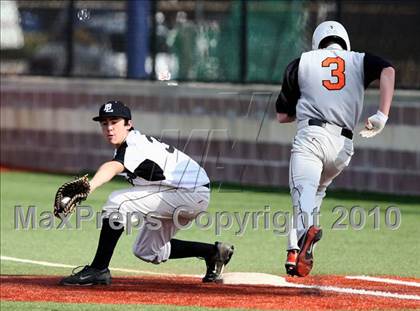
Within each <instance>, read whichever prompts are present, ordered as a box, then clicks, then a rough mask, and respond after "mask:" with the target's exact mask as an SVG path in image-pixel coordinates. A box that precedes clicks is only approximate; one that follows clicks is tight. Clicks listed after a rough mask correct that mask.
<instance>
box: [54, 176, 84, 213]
mask: <svg viewBox="0 0 420 311" xmlns="http://www.w3.org/2000/svg"><path fill="white" fill-rule="evenodd" d="M89 191H90V184H89V179H88V177H87V175H85V176H83V177H79V178H76V179H75V180H72V181H69V182H66V183H65V184H64V185H62V186H61V187H60V188H58V190H57V193H56V194H55V200H54V216H56V217H58V218H60V215H61V214H63V215H64V216H67V215H68V214H70V213H72V212H73V211H74V209H75V207H76V206H77V205H78V204H80V202H82V201H84V200H86V198H87V196H88V195H89Z"/></svg>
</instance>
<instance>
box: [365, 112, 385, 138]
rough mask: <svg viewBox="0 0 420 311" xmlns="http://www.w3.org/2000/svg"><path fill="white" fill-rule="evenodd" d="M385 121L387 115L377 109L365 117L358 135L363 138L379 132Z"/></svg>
mask: <svg viewBox="0 0 420 311" xmlns="http://www.w3.org/2000/svg"><path fill="white" fill-rule="evenodd" d="M386 121H388V116H387V115H385V114H384V113H383V112H381V111H379V110H378V111H377V112H376V113H375V114H374V115H373V116H371V117H369V118H368V119H367V121H366V123H365V128H364V129H363V130H361V131H360V133H359V135H360V136H362V137H364V138H370V137H373V136H375V135H377V134H379V133H380V132H381V131H382V130H383V129H384V127H385V124H386Z"/></svg>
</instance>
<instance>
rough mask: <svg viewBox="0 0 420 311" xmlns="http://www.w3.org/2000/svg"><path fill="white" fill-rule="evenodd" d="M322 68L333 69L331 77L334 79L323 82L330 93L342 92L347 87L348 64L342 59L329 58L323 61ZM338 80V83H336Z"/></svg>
mask: <svg viewBox="0 0 420 311" xmlns="http://www.w3.org/2000/svg"><path fill="white" fill-rule="evenodd" d="M321 64H322V67H331V66H333V68H332V69H331V76H333V77H334V78H336V79H334V82H333V81H332V80H322V85H323V86H324V87H325V88H326V89H327V90H330V91H337V90H341V89H342V88H343V87H344V86H345V85H346V76H345V74H344V71H345V68H346V63H345V61H344V59H342V58H341V57H339V56H337V57H327V58H326V59H324V60H323V61H322V63H321ZM335 80H336V81H335Z"/></svg>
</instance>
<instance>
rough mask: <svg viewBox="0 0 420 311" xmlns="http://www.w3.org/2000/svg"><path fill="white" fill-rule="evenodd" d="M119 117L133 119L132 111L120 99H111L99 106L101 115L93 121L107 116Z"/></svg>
mask: <svg viewBox="0 0 420 311" xmlns="http://www.w3.org/2000/svg"><path fill="white" fill-rule="evenodd" d="M112 117H119V118H123V119H126V120H131V111H130V108H128V107H127V106H126V105H124V104H123V103H122V102H120V101H118V100H111V101H109V102H107V103H106V104H103V105H102V106H101V108H99V115H98V116H97V117H94V118H93V119H92V120H93V121H101V120H103V119H105V118H112Z"/></svg>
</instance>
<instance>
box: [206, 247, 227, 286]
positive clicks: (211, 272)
mask: <svg viewBox="0 0 420 311" xmlns="http://www.w3.org/2000/svg"><path fill="white" fill-rule="evenodd" d="M215 246H216V249H217V250H216V254H215V255H214V256H212V257H210V258H207V259H205V260H206V266H207V271H206V275H205V276H204V277H203V282H204V283H209V282H215V283H218V282H221V281H222V273H223V268H224V267H225V266H226V265H227V264H228V262H229V261H230V259H231V258H232V255H233V250H234V247H233V245H229V244H226V243H222V242H216V243H215Z"/></svg>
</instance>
